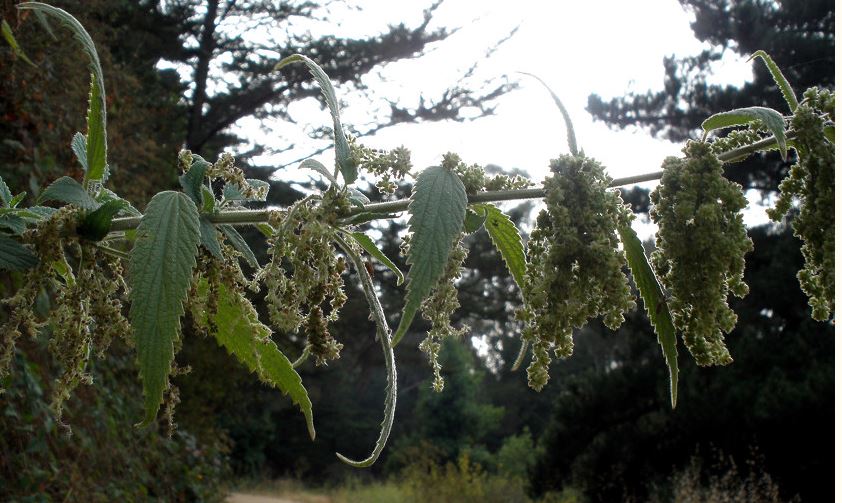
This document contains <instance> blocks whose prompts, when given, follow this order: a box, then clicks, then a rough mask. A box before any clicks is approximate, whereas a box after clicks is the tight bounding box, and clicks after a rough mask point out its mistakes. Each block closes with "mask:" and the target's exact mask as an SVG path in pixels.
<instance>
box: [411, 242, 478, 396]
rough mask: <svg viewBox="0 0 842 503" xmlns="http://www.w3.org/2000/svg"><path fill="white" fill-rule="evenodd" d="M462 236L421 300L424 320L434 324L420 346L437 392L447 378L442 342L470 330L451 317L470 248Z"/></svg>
mask: <svg viewBox="0 0 842 503" xmlns="http://www.w3.org/2000/svg"><path fill="white" fill-rule="evenodd" d="M463 237H464V234H462V235H460V236H459V237H457V238H456V241H455V242H454V246H453V248H451V250H450V255H449V256H448V258H447V265H446V266H445V270H444V273H443V274H442V276H441V277H440V278H439V280H438V281H437V282H436V284H435V285H434V286H433V289H432V291H431V292H430V295H429V297H427V298H426V299H424V301H423V302H421V315H422V316H423V317H424V319H425V320H429V321H430V323H432V326H431V327H430V330H429V331H428V332H427V337H425V338H424V340H423V341H421V344H419V346H418V348H419V349H420V350H421V351H422V352H423V353H424V354H425V355H427V358H428V359H429V361H430V367H432V369H433V389H434V390H435V391H442V390H443V389H444V379H443V378H442V376H441V364H440V363H439V359H438V357H439V351H440V350H441V342H442V341H443V340H444V339H445V338H446V337H458V336H461V335H463V334H464V333H465V332H467V330H468V329H467V327H464V326H463V327H461V328H458V329H457V328H454V327H453V326H452V325H451V324H450V317H451V316H453V313H454V312H456V310H457V309H459V299H458V292H457V290H456V281H457V280H458V279H459V278H460V277H461V276H462V264H463V263H464V262H465V259H466V258H467V257H468V249H467V248H465V247H464V246H463V245H462V238H463Z"/></svg>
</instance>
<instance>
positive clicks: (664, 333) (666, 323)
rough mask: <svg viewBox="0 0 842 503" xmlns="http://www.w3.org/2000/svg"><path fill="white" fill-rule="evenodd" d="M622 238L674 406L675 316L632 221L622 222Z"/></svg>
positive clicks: (675, 394) (676, 388) (675, 400)
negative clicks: (667, 376)
mask: <svg viewBox="0 0 842 503" xmlns="http://www.w3.org/2000/svg"><path fill="white" fill-rule="evenodd" d="M619 231H620V239H622V241H623V250H625V253H626V261H627V262H628V264H629V269H631V272H632V277H634V284H635V285H637V289H638V290H639V291H640V297H641V298H642V299H643V307H645V308H646V314H647V315H649V323H651V324H652V327H653V328H654V329H655V333H656V334H657V336H658V344H660V345H661V350H662V351H663V353H664V359H665V360H666V362H667V367H669V372H670V397H671V399H672V407H673V408H675V405H676V403H677V402H678V345H677V342H676V337H675V327H674V326H673V324H672V317H671V316H670V312H669V309H668V308H667V300H666V297H665V295H664V290H663V288H662V287H661V285H660V283H658V279H657V278H656V277H655V273H654V272H653V271H652V265H651V264H650V263H649V259H648V258H647V257H646V254H645V253H644V251H643V244H641V242H640V239H639V238H638V237H637V234H636V233H635V232H634V229H632V228H631V226H629V225H620V228H619Z"/></svg>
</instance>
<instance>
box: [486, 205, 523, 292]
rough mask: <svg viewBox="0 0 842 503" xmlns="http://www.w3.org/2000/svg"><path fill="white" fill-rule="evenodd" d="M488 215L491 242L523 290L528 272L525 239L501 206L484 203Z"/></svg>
mask: <svg viewBox="0 0 842 503" xmlns="http://www.w3.org/2000/svg"><path fill="white" fill-rule="evenodd" d="M483 207H484V208H485V211H486V214H487V217H486V219H485V230H486V231H488V236H489V237H490V238H491V242H492V243H494V246H495V247H496V248H497V251H499V252H500V255H502V256H503V261H504V262H506V267H507V268H508V269H509V273H510V274H511V275H512V278H514V280H515V283H517V286H518V287H519V288H520V289H521V290H523V276H524V274H526V252H524V251H523V239H522V238H521V237H520V231H518V230H517V226H516V225H515V224H514V222H512V221H511V220H510V219H509V216H508V215H506V214H505V213H503V212H502V211H500V208H498V207H496V206H493V205H491V204H486V205H483Z"/></svg>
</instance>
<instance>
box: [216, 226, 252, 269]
mask: <svg viewBox="0 0 842 503" xmlns="http://www.w3.org/2000/svg"><path fill="white" fill-rule="evenodd" d="M218 229H219V230H221V231H222V233H223V234H224V235H225V237H226V238H228V241H231V245H232V246H233V247H234V249H235V250H237V251H238V252H240V253H241V254H242V255H243V258H244V259H245V260H246V262H247V263H248V265H250V266H252V267H253V268H255V269H260V264H259V263H258V262H257V257H255V256H254V252H253V251H251V247H249V245H248V243H246V240H245V239H243V236H241V235H240V233H239V232H237V229H235V228H234V226H232V225H220V226H219V227H218Z"/></svg>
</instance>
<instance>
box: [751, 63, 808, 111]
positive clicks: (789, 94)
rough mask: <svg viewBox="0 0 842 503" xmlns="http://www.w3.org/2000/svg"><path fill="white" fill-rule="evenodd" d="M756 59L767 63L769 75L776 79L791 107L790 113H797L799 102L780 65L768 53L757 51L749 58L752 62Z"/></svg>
mask: <svg viewBox="0 0 842 503" xmlns="http://www.w3.org/2000/svg"><path fill="white" fill-rule="evenodd" d="M754 58H760V59H762V60H763V62H764V63H766V68H768V69H769V73H771V74H772V78H773V79H775V83H776V84H778V89H780V91H781V94H783V95H784V99H785V100H786V104H787V105H789V111H790V113H795V109H796V108H798V100H797V99H796V98H795V91H793V90H792V86H791V85H789V81H787V80H786V77H784V74H783V73H781V69H780V68H778V65H777V64H776V63H775V62H774V61H773V60H772V58H771V56H769V55H768V54H766V51H756V52H755V53H754V54H752V55H751V56H750V57H749V58H748V60H749V61H751V60H753V59H754Z"/></svg>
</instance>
